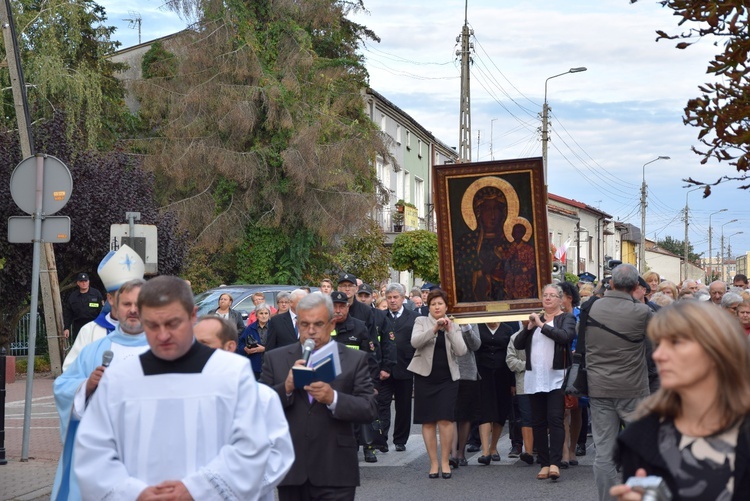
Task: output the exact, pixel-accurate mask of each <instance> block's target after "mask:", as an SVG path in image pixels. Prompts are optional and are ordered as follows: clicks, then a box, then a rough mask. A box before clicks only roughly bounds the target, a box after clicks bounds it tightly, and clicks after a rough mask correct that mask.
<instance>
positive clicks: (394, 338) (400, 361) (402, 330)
mask: <svg viewBox="0 0 750 501" xmlns="http://www.w3.org/2000/svg"><path fill="white" fill-rule="evenodd" d="M385 298H386V301H387V302H388V312H387V313H386V315H385V319H384V320H383V324H382V325H381V327H380V332H381V333H382V334H381V338H382V343H381V344H382V345H384V346H385V348H384V350H386V349H387V345H386V343H391V344H392V345H393V346H395V352H396V363H395V364H394V365H393V367H392V372H391V373H390V375H389V376H388V377H385V378H383V377H381V381H380V387H379V388H378V415H379V417H380V427H381V430H382V436H381V440H382V441H384V442H385V443H382V442H381V443H378V444H377V446H378V447H379V448H380V450H381V451H387V450H388V429H389V428H390V426H391V400H393V399H394V397H395V400H396V419H395V423H394V427H393V444H394V445H395V446H396V451H398V452H401V451H405V450H406V442H407V440H409V431H410V430H411V395H412V390H413V387H414V375H413V374H412V373H411V372H409V371H408V370H406V368H407V367H408V366H409V363H411V359H412V357H413V356H414V347H413V346H412V345H411V331H412V329H413V328H414V320H416V318H417V317H418V316H419V315H418V313H416V312H415V311H413V310H410V309H408V308H405V307H404V300H405V299H406V290H405V289H404V286H403V285H401V284H395V283H394V284H388V287H386V289H385ZM386 340H387V341H386Z"/></svg>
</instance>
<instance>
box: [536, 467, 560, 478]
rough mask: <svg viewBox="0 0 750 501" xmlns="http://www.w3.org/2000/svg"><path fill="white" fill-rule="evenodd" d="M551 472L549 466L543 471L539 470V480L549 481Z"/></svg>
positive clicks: (537, 475) (537, 476)
mask: <svg viewBox="0 0 750 501" xmlns="http://www.w3.org/2000/svg"><path fill="white" fill-rule="evenodd" d="M549 471H550V468H549V466H545V467H543V468H542V469H541V470H539V473H537V474H536V478H537V480H547V479H548V478H549ZM559 476H560V475H559V472H558V477H559Z"/></svg>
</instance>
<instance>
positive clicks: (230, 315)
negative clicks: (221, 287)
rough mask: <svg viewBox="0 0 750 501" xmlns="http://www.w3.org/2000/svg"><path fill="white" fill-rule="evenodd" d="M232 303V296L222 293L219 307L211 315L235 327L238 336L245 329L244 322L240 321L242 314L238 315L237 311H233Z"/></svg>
mask: <svg viewBox="0 0 750 501" xmlns="http://www.w3.org/2000/svg"><path fill="white" fill-rule="evenodd" d="M233 302H234V298H233V297H232V295H231V294H229V293H227V292H224V293H223V294H222V295H221V296H219V307H218V308H216V309H215V310H214V311H212V312H211V313H213V314H214V315H216V316H217V317H221V318H224V319H226V320H228V321H229V323H231V324H232V325H235V326H236V327H237V334H239V333H240V332H242V330H243V329H244V328H245V322H243V321H242V314H240V312H239V311H234V310H233V309H232V303H233Z"/></svg>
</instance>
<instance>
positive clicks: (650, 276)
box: [643, 270, 661, 300]
mask: <svg viewBox="0 0 750 501" xmlns="http://www.w3.org/2000/svg"><path fill="white" fill-rule="evenodd" d="M643 280H645V281H646V283H647V284H648V286H649V288H650V289H651V292H650V293H649V294H648V295H647V296H646V298H647V299H648V300H651V294H653V293H654V292H656V288H657V287H658V286H659V282H660V281H661V277H659V274H658V273H656V272H655V271H653V270H649V271H647V272H646V273H644V274H643Z"/></svg>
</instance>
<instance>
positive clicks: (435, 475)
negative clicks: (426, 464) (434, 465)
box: [429, 473, 440, 478]
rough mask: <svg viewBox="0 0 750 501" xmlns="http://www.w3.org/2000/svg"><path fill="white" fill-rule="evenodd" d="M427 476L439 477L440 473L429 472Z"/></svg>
mask: <svg viewBox="0 0 750 501" xmlns="http://www.w3.org/2000/svg"><path fill="white" fill-rule="evenodd" d="M429 477H430V478H440V474H439V473H430V474H429Z"/></svg>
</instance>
